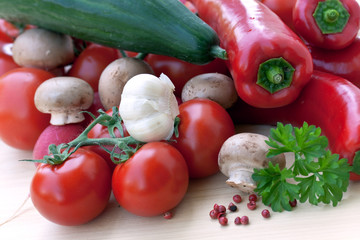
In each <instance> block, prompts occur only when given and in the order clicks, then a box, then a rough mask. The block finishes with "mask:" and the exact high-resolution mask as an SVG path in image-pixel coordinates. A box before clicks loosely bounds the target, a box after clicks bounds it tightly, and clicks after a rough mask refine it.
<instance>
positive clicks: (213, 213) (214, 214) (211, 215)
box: [209, 209, 219, 219]
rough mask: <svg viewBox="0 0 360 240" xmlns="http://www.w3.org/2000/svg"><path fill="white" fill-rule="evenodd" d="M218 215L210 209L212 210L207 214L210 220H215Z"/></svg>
mask: <svg viewBox="0 0 360 240" xmlns="http://www.w3.org/2000/svg"><path fill="white" fill-rule="evenodd" d="M218 213H219V212H218V211H216V210H215V209H212V210H211V211H210V213H209V215H210V218H212V219H216V218H217V216H218Z"/></svg>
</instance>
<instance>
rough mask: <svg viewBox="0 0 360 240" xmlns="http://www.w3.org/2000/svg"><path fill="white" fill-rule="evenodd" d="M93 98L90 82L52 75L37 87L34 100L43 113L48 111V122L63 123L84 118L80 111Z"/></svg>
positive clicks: (84, 108) (75, 121)
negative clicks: (49, 117)
mask: <svg viewBox="0 0 360 240" xmlns="http://www.w3.org/2000/svg"><path fill="white" fill-rule="evenodd" d="M93 99H94V92H93V89H92V88H91V86H90V84H88V83H87V82H85V81H84V80H82V79H80V78H75V77H54V78H50V79H48V80H46V81H45V82H43V83H42V84H40V86H39V87H38V88H37V90H36V92H35V97H34V102H35V106H36V108H37V109H38V110H39V111H40V112H43V113H50V114H51V119H50V123H51V124H53V125H64V124H69V123H78V122H81V121H83V120H84V115H83V113H81V111H83V110H86V109H88V108H89V107H90V106H91V104H92V102H93Z"/></svg>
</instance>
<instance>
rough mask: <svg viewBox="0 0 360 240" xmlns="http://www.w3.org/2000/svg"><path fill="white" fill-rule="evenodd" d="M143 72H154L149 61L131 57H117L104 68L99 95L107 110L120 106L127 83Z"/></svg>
mask: <svg viewBox="0 0 360 240" xmlns="http://www.w3.org/2000/svg"><path fill="white" fill-rule="evenodd" d="M141 73H149V74H154V72H153V70H152V68H151V67H150V65H149V64H148V63H146V62H145V61H143V60H141V59H137V58H130V57H126V58H120V59H117V60H115V61H113V62H112V63H110V64H109V65H108V66H107V67H106V68H105V69H104V71H103V72H102V73H101V76H100V80H99V97H100V101H101V103H102V105H103V106H104V108H105V110H109V109H111V108H112V107H114V106H116V107H118V106H119V104H120V101H121V93H122V91H123V88H124V85H125V83H126V82H127V81H128V80H129V79H130V78H132V77H134V76H135V75H138V74H141Z"/></svg>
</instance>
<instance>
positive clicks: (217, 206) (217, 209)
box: [213, 203, 219, 212]
mask: <svg viewBox="0 0 360 240" xmlns="http://www.w3.org/2000/svg"><path fill="white" fill-rule="evenodd" d="M213 209H214V210H215V211H217V212H218V211H219V205H218V204H217V203H215V204H214V207H213Z"/></svg>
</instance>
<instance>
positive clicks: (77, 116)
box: [50, 112, 85, 125]
mask: <svg viewBox="0 0 360 240" xmlns="http://www.w3.org/2000/svg"><path fill="white" fill-rule="evenodd" d="M84 120H85V117H84V114H83V113H82V112H53V113H52V114H51V118H50V123H51V124H52V125H64V124H69V123H78V122H82V121H84Z"/></svg>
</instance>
